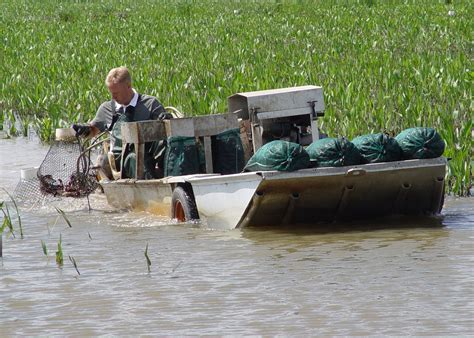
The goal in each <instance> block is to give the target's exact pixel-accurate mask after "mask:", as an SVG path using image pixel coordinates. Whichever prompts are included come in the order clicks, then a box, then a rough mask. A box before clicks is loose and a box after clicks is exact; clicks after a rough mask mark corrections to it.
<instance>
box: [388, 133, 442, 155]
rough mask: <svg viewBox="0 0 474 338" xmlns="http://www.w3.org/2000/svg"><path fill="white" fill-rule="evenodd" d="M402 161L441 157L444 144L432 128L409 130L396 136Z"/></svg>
mask: <svg viewBox="0 0 474 338" xmlns="http://www.w3.org/2000/svg"><path fill="white" fill-rule="evenodd" d="M395 139H396V140H397V142H398V144H399V145H400V148H401V149H402V156H403V159H406V160H408V159H413V158H435V157H440V156H441V155H443V152H444V148H445V143H444V141H443V139H442V138H441V136H440V135H439V134H438V132H437V131H436V130H434V129H433V128H423V127H417V128H409V129H405V130H404V131H402V132H401V133H400V134H398V135H397V136H396V137H395Z"/></svg>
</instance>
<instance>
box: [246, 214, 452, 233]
mask: <svg viewBox="0 0 474 338" xmlns="http://www.w3.org/2000/svg"><path fill="white" fill-rule="evenodd" d="M443 226H444V223H443V216H441V215H440V216H430V217H427V216H392V217H385V218H380V219H371V220H356V221H344V222H331V223H317V224H289V225H279V226H274V225H272V226H270V225H269V226H259V227H248V228H246V229H243V231H244V232H245V231H250V232H260V231H271V232H279V233H287V234H294V235H302V236H304V235H315V234H328V233H347V232H353V231H356V232H363V231H377V230H390V229H391V230H395V229H414V228H441V227H443Z"/></svg>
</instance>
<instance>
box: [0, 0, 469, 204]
mask: <svg viewBox="0 0 474 338" xmlns="http://www.w3.org/2000/svg"><path fill="white" fill-rule="evenodd" d="M450 13H451V14H450ZM471 17H472V4H471V1H468V0H459V1H452V2H451V1H448V0H445V1H427V0H420V1H406V0H392V1H376V0H354V1H340V0H312V1H307V0H301V1H277V2H275V1H257V2H255V1H239V2H226V1H220V2H219V1H210V0H203V1H193V2H183V1H168V2H156V1H153V0H143V1H136V2H130V1H120V0H110V1H107V2H106V3H104V2H99V1H75V2H70V3H68V7H67V9H65V8H59V6H58V5H57V1H53V0H45V1H41V2H38V1H36V2H35V1H21V2H18V1H14V0H4V1H1V2H0V19H1V20H0V29H1V31H2V38H3V40H2V43H3V46H4V49H3V54H2V62H1V63H0V83H1V84H2V86H0V98H1V101H0V108H1V110H2V111H5V112H13V111H15V112H18V114H19V115H20V116H21V117H22V119H23V120H24V121H26V119H25V117H26V116H34V120H33V122H32V123H33V124H34V126H35V128H36V129H37V130H38V135H39V136H40V137H41V139H42V140H45V141H49V140H52V138H53V132H54V129H55V128H58V127H65V126H69V125H71V123H73V122H76V121H83V122H84V121H87V120H90V119H91V118H93V116H94V114H95V112H96V111H97V107H98V106H99V105H100V103H101V102H102V101H103V100H104V99H105V98H106V97H108V96H109V94H108V92H107V89H106V88H105V86H104V84H103V80H104V77H105V74H107V72H108V70H109V69H110V68H112V67H115V66H118V65H127V66H129V67H130V68H131V71H132V75H133V79H134V86H136V88H137V89H139V90H140V91H141V92H144V93H148V94H151V95H155V96H157V97H158V98H159V99H160V101H162V103H164V104H165V105H172V106H175V107H177V108H178V109H179V110H180V111H183V112H185V113H186V115H187V116H191V115H201V114H209V113H211V114H212V113H222V112H225V111H227V97H228V96H230V95H232V94H234V93H238V92H242V91H253V90H262V89H271V88H282V87H291V86H298V85H306V84H315V85H321V86H322V87H323V88H324V102H325V108H326V109H325V116H324V117H323V118H321V119H320V122H321V128H322V129H324V131H325V132H326V133H328V134H329V136H330V137H342V136H345V137H347V138H348V139H353V138H355V137H356V136H360V135H363V134H368V133H379V132H382V131H391V132H392V133H393V134H397V133H399V132H400V131H402V130H403V129H406V128H409V127H421V126H424V127H434V128H436V129H437V131H438V132H439V133H440V134H441V135H442V136H443V138H444V139H445V140H446V143H447V148H446V152H445V156H447V157H451V158H452V160H451V161H450V172H449V177H448V180H447V181H448V182H449V184H448V186H447V188H448V190H449V191H452V192H454V193H456V194H458V195H466V194H468V191H469V187H470V185H471V183H472V178H471V175H470V170H471V163H470V157H472V151H471V147H472V136H471V135H468V133H465V132H464V126H465V123H466V121H472V109H473V105H472V81H473V79H474V71H473V70H472V67H471V63H472V62H471V60H470V55H472V50H471V49H472V47H471V46H472V42H471V41H472V39H471V36H472V28H471V26H472V25H467V24H466V22H470V19H471ZM25 18H27V19H25ZM157 22H166V23H167V24H166V25H157V24H156V23H157ZM58 25H60V26H61V29H58ZM150 27H153V29H150ZM72 41H73V42H72ZM137 41H138V42H139V44H137ZM138 45H139V46H140V48H138V47H137V46H138ZM58 60H63V61H61V62H58ZM361 121H363V123H361ZM30 123H31V122H30Z"/></svg>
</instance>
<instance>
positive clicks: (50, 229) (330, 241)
mask: <svg viewBox="0 0 474 338" xmlns="http://www.w3.org/2000/svg"><path fill="white" fill-rule="evenodd" d="M13 149H15V157H12V156H11V155H10V154H11V152H12V151H13ZM46 150H47V148H46V147H42V146H39V145H37V144H34V143H28V142H26V141H22V140H21V139H19V140H8V141H3V140H0V156H1V159H2V161H1V163H0V175H1V176H0V177H1V182H0V186H2V187H5V188H6V189H8V190H10V191H11V190H12V189H13V188H14V187H15V185H16V183H17V182H18V175H19V174H18V171H19V169H20V168H23V167H24V166H25V165H27V166H31V165H38V164H39V163H40V162H41V160H42V157H44V155H45V153H46ZM0 199H7V198H6V196H5V194H4V192H3V191H2V192H0ZM54 206H59V207H60V208H61V209H62V210H64V211H65V212H66V214H67V216H68V218H69V220H70V221H71V224H72V228H70V227H68V226H67V224H66V223H65V221H64V220H63V219H62V218H60V217H59V215H58V213H57V212H56V210H55V208H54ZM91 206H92V210H91V211H90V212H89V211H88V210H87V206H86V204H84V203H83V201H82V202H78V201H71V200H58V201H54V200H53V201H51V200H50V201H47V202H46V203H44V204H38V205H36V206H35V207H34V208H32V209H30V210H28V209H22V214H21V215H22V222H23V228H24V233H25V238H24V239H20V238H19V236H17V237H16V238H15V239H12V238H10V237H5V236H4V240H3V254H4V257H3V259H0V336H8V335H13V334H16V335H103V334H112V335H118V334H120V335H124V334H125V335H136V334H155V335H157V334H158V335H206V334H214V335H216V334H217V335H277V334H280V335H291V336H301V335H312V336H314V335H469V334H471V332H472V331H473V325H474V322H473V318H474V306H473V302H472V295H473V291H474V290H473V285H474V273H473V267H472V263H473V256H472V252H473V250H472V249H473V235H474V234H473V221H474V208H473V200H472V199H454V198H448V199H447V201H446V205H445V210H444V213H443V217H441V218H433V219H420V218H404V219H390V220H386V219H384V220H379V221H371V222H370V223H367V222H356V223H350V224H347V223H346V224H337V225H330V226H327V225H325V226H323V225H317V226H315V225H306V226H299V227H297V228H291V227H287V228H274V227H267V228H258V229H254V228H247V229H241V230H234V231H213V230H207V229H200V228H196V227H195V226H192V225H189V226H183V225H177V224H173V223H171V222H170V221H169V220H167V219H160V218H157V217H156V216H152V215H149V214H147V213H127V212H122V211H117V210H113V209H111V208H110V207H109V206H108V205H107V204H106V202H105V199H104V197H103V196H102V195H94V196H91ZM60 235H61V238H62V248H63V252H64V266H63V267H62V268H58V266H57V265H56V262H55V252H56V251H57V244H58V240H59V237H60ZM41 241H44V242H45V244H46V245H47V247H48V250H49V252H48V256H45V255H44V254H43V250H42V247H41ZM147 244H148V248H149V249H148V255H149V257H150V259H151V262H152V265H151V272H150V273H148V270H147V265H146V259H145V256H144V251H145V247H146V245H147ZM69 256H71V257H73V258H74V259H75V261H76V262H77V266H78V270H79V271H80V275H78V273H77V272H76V270H75V269H74V267H73V265H72V263H71V262H70V260H69Z"/></svg>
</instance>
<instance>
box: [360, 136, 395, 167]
mask: <svg viewBox="0 0 474 338" xmlns="http://www.w3.org/2000/svg"><path fill="white" fill-rule="evenodd" d="M352 143H354V145H355V146H356V148H357V149H358V150H359V152H360V155H361V156H362V161H361V163H379V162H391V161H399V160H401V158H402V150H401V149H400V146H399V145H398V143H397V141H396V140H395V139H394V138H393V137H390V136H389V135H387V134H384V133H378V134H368V135H363V136H359V137H356V138H355V139H353V140H352Z"/></svg>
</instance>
